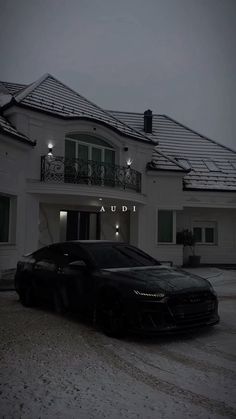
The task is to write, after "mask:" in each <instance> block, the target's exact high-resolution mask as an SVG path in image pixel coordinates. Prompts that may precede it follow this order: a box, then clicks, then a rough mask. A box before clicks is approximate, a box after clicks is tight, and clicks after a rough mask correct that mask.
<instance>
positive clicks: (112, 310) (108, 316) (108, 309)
mask: <svg viewBox="0 0 236 419" xmlns="http://www.w3.org/2000/svg"><path fill="white" fill-rule="evenodd" d="M96 323H97V325H98V326H99V327H100V328H101V330H102V331H103V332H104V333H105V334H106V335H107V336H111V337H122V336H124V334H125V315H124V308H123V304H122V300H121V299H120V298H119V297H118V296H117V297H116V296H112V298H109V297H103V298H100V299H99V301H98V303H97V307H96Z"/></svg>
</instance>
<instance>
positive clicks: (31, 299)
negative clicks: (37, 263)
mask: <svg viewBox="0 0 236 419" xmlns="http://www.w3.org/2000/svg"><path fill="white" fill-rule="evenodd" d="M19 297H20V302H21V304H22V305H23V306H24V307H34V305H35V295H34V290H33V287H32V285H30V284H28V285H26V286H25V287H24V288H20V290H19Z"/></svg>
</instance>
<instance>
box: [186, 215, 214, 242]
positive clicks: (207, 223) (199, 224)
mask: <svg viewBox="0 0 236 419" xmlns="http://www.w3.org/2000/svg"><path fill="white" fill-rule="evenodd" d="M194 228H200V229H201V237H202V241H201V242H198V241H196V245H197V246H217V244H218V225H217V221H214V220H194V221H193V223H192V231H193V233H194ZM206 228H212V229H213V237H214V241H213V242H207V241H206Z"/></svg>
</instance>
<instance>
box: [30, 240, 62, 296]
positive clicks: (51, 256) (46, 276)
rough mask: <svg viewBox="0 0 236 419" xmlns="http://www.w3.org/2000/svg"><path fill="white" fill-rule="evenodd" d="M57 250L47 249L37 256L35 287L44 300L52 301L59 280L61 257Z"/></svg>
mask: <svg viewBox="0 0 236 419" xmlns="http://www.w3.org/2000/svg"><path fill="white" fill-rule="evenodd" d="M57 253H58V252H57V251H56V249H54V248H52V247H50V246H49V247H47V248H45V249H44V250H43V251H42V252H39V253H38V254H36V261H35V264H34V286H35V288H36V292H37V295H38V296H39V297H41V298H43V299H47V300H48V299H50V298H51V294H52V291H53V289H54V288H55V282H56V280H57V271H58V260H59V256H58V254H57Z"/></svg>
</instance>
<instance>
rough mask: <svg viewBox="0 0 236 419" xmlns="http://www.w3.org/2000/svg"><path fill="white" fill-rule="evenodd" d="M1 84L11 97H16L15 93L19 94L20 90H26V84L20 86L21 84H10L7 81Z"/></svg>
mask: <svg viewBox="0 0 236 419" xmlns="http://www.w3.org/2000/svg"><path fill="white" fill-rule="evenodd" d="M0 84H2V85H3V86H5V87H6V89H7V90H8V92H9V93H10V94H11V95H14V94H15V93H18V92H19V91H20V90H22V89H24V88H25V87H26V84H20V83H8V82H7V81H0Z"/></svg>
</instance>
